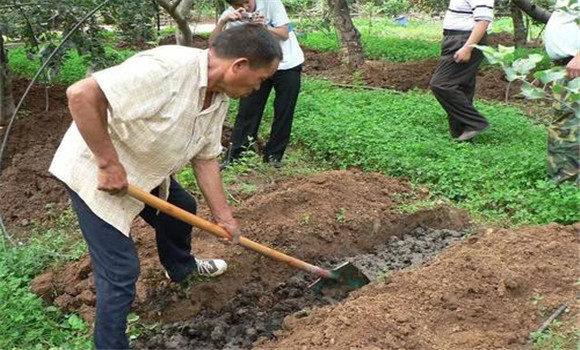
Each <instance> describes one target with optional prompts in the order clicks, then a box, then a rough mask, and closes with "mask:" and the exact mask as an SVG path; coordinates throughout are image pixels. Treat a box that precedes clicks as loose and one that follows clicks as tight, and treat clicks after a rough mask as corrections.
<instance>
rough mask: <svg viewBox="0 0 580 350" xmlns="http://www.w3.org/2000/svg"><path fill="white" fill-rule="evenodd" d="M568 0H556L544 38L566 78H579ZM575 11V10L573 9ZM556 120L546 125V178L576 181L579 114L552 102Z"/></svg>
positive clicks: (577, 32)
mask: <svg viewBox="0 0 580 350" xmlns="http://www.w3.org/2000/svg"><path fill="white" fill-rule="evenodd" d="M568 4H569V1H568V0H559V1H558V4H557V7H558V9H557V10H556V11H554V13H553V14H552V16H551V17H550V20H549V21H548V24H547V25H546V34H545V37H544V41H545V44H546V51H547V52H548V55H549V56H550V57H551V58H552V59H553V60H554V63H555V64H556V65H561V66H565V67H566V73H567V78H568V79H569V80H572V79H576V78H579V77H580V25H579V24H578V23H577V21H578V13H577V12H576V13H574V12H573V11H574V10H573V9H567V10H565V7H566V6H567V5H568ZM576 11H577V10H576ZM554 109H555V113H556V119H555V120H554V121H553V122H552V123H551V124H550V126H549V127H548V177H549V178H550V179H551V180H552V181H554V182H556V183H560V182H563V181H575V182H576V183H577V184H580V178H579V177H578V173H579V164H580V117H578V116H576V115H575V114H574V111H573V110H572V108H569V107H566V106H564V105H560V104H556V105H555V106H554Z"/></svg>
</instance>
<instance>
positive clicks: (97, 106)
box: [66, 78, 119, 168]
mask: <svg viewBox="0 0 580 350" xmlns="http://www.w3.org/2000/svg"><path fill="white" fill-rule="evenodd" d="M66 94H67V97H68V104H69V110H70V112H71V114H72V117H73V119H74V121H75V124H76V126H77V128H78V129H79V132H80V133H81V135H82V137H83V139H84V140H85V142H86V143H87V145H88V146H89V148H90V150H91V151H92V152H93V154H94V155H95V158H96V159H97V162H98V166H99V168H102V167H106V166H107V165H108V164H110V163H112V162H118V161H119V157H118V155H117V151H116V150H115V148H114V146H113V142H112V141H111V137H110V135H109V132H108V130H107V99H106V97H105V95H104V94H103V92H102V91H101V89H100V88H99V86H98V84H97V82H96V81H95V80H94V79H93V78H87V79H84V80H81V81H79V82H78V83H76V84H74V85H72V86H71V87H69V88H68V89H67V92H66Z"/></svg>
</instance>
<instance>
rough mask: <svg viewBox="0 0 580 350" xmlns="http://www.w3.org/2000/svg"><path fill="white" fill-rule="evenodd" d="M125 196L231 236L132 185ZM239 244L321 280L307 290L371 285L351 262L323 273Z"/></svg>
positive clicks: (246, 241) (255, 245) (261, 247)
mask: <svg viewBox="0 0 580 350" xmlns="http://www.w3.org/2000/svg"><path fill="white" fill-rule="evenodd" d="M128 193H129V195H130V196H131V197H133V198H135V199H137V200H139V201H141V202H143V203H145V204H147V205H149V206H150V207H153V208H155V209H157V210H159V211H161V212H163V213H165V214H167V215H169V216H172V217H174V218H176V219H178V220H181V221H183V222H186V223H188V224H190V225H193V226H195V227H198V228H200V229H202V230H204V231H207V232H209V233H211V234H212V235H214V236H217V237H220V238H225V239H228V240H231V236H230V234H229V233H228V232H227V231H226V230H225V229H223V228H221V227H220V226H217V225H214V224H212V223H210V222H209V221H206V220H204V219H202V218H200V217H199V216H196V215H194V214H192V213H190V212H188V211H185V210H183V209H181V208H178V207H176V206H175V205H173V204H170V203H168V202H166V201H164V200H162V199H160V198H158V197H155V196H154V195H152V194H149V193H147V192H145V191H143V190H141V189H139V188H137V187H135V186H133V185H129V189H128ZM239 244H240V245H241V246H242V247H244V248H246V249H250V250H253V251H254V252H257V253H259V254H262V255H264V256H267V257H269V258H271V259H274V260H277V261H281V262H284V263H286V264H288V265H290V266H292V267H294V268H297V269H300V270H303V271H306V272H308V273H310V274H312V275H315V276H318V277H320V278H319V279H318V280H317V281H315V282H314V283H312V284H311V285H310V288H311V289H312V290H313V291H315V292H318V293H321V292H322V291H323V289H325V288H335V287H340V286H346V287H348V288H351V289H357V288H361V287H362V286H364V285H366V284H368V283H369V282H370V280H369V278H368V277H367V276H365V275H364V274H363V273H362V272H361V271H360V270H359V269H358V268H356V267H355V266H354V265H353V264H352V263H350V262H345V263H343V264H341V265H340V266H338V267H336V268H334V269H332V270H326V269H323V268H321V267H318V266H315V265H312V264H309V263H307V262H305V261H302V260H299V259H296V258H294V257H291V256H289V255H286V254H284V253H281V252H279V251H277V250H274V249H272V248H269V247H266V246H264V245H262V244H259V243H256V242H254V241H251V240H249V239H247V238H245V237H240V243H239Z"/></svg>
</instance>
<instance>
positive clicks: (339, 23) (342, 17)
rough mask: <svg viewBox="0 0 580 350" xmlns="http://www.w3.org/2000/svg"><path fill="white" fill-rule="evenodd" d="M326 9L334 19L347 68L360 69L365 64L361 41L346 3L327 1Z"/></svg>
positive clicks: (342, 1) (335, 0) (344, 1)
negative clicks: (327, 8)
mask: <svg viewBox="0 0 580 350" xmlns="http://www.w3.org/2000/svg"><path fill="white" fill-rule="evenodd" d="M328 7H329V9H330V11H331V13H332V17H333V19H334V27H335V28H336V31H337V32H339V33H340V42H341V46H342V50H343V55H346V58H347V62H348V65H349V67H351V68H353V69H358V68H360V67H362V65H363V64H364V62H365V55H364V50H363V45H362V40H361V36H360V32H359V31H358V29H356V27H355V26H354V24H353V23H352V18H351V17H350V10H349V8H348V2H347V1H346V0H328ZM345 51H346V52H345Z"/></svg>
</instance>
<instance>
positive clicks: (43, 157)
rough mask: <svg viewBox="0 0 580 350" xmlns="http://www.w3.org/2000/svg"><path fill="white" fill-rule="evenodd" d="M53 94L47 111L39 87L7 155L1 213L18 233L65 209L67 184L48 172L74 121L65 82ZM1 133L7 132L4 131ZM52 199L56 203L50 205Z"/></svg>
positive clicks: (18, 87)
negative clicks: (62, 140) (32, 223)
mask: <svg viewBox="0 0 580 350" xmlns="http://www.w3.org/2000/svg"><path fill="white" fill-rule="evenodd" d="M27 84H28V81H26V80H16V81H15V82H14V96H15V97H20V96H22V94H23V93H24V90H25V89H26V86H27ZM49 96H50V103H49V110H48V111H45V107H46V105H45V90H44V87H42V86H39V85H35V86H34V87H33V89H32V90H31V92H30V93H29V95H28V97H27V99H26V102H25V104H24V106H23V109H22V111H23V113H21V114H20V117H19V118H20V119H19V120H17V121H16V122H15V124H14V127H13V129H12V132H11V134H10V137H9V141H8V147H7V150H6V152H5V155H4V159H3V161H2V164H3V169H2V173H1V174H0V194H1V198H2V200H0V213H1V214H2V216H3V219H4V222H5V224H6V225H7V226H8V228H9V229H11V232H13V233H18V231H19V228H22V227H26V226H27V225H29V224H30V223H31V222H33V221H39V220H43V219H46V218H47V217H49V216H51V215H54V214H55V213H59V212H60V211H61V210H62V208H64V207H65V206H66V204H67V202H68V197H67V196H66V194H65V191H64V189H63V187H62V185H60V184H59V183H58V182H57V181H56V180H55V179H54V178H53V177H51V175H50V174H49V173H48V167H49V165H50V162H51V161H52V157H53V156H54V152H55V151H56V149H57V147H58V145H59V143H60V140H61V139H62V136H63V135H64V132H65V131H66V129H67V128H68V127H69V125H70V123H71V117H70V114H69V113H68V109H67V103H66V96H65V87H62V86H55V87H51V88H50V89H49ZM0 135H1V136H2V137H3V131H0ZM49 203H51V207H50V208H47V204H49Z"/></svg>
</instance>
